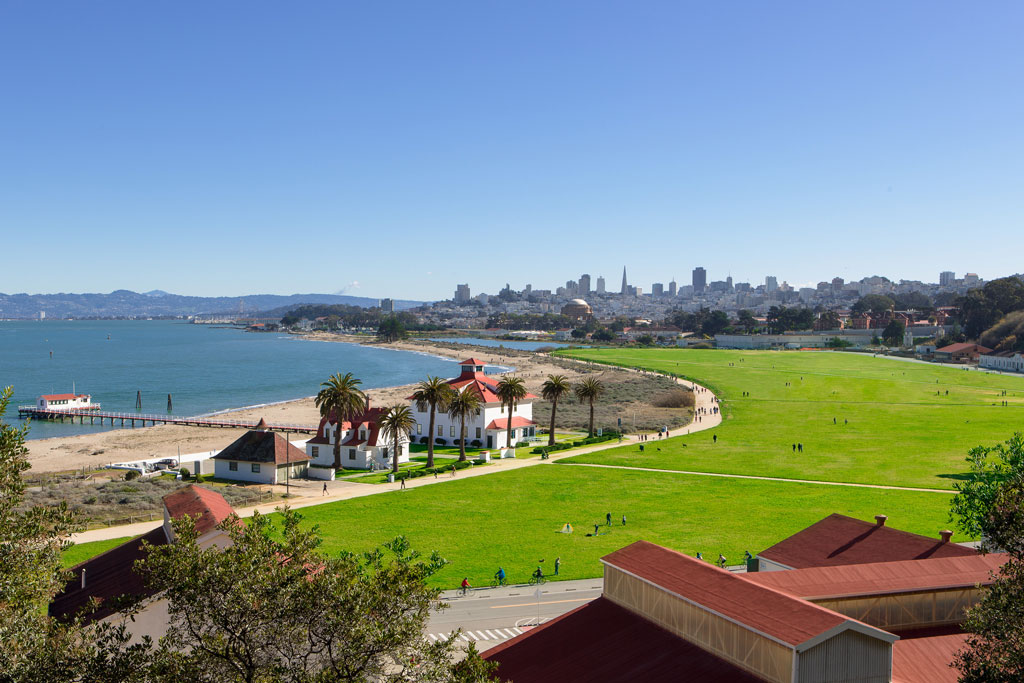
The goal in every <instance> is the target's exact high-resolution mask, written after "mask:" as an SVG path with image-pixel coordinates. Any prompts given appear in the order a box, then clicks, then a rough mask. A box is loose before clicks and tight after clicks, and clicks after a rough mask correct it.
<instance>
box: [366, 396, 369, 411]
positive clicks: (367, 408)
mask: <svg viewBox="0 0 1024 683" xmlns="http://www.w3.org/2000/svg"><path fill="white" fill-rule="evenodd" d="M366 412H370V395H369V394H366Z"/></svg>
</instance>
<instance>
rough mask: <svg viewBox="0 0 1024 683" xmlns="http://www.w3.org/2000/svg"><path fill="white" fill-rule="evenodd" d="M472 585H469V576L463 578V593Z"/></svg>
mask: <svg viewBox="0 0 1024 683" xmlns="http://www.w3.org/2000/svg"><path fill="white" fill-rule="evenodd" d="M470 588H472V586H470V585H469V577H463V578H462V594H463V595H465V594H466V593H467V592H468V591H469V589H470Z"/></svg>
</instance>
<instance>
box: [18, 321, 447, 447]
mask: <svg viewBox="0 0 1024 683" xmlns="http://www.w3.org/2000/svg"><path fill="white" fill-rule="evenodd" d="M108 337H109V338H108ZM51 351H52V352H53V356H52V358H51V356H50V352H51ZM335 372H351V373H353V374H354V375H355V376H356V377H358V378H360V379H361V380H363V387H364V388H375V387H385V386H392V385H396V384H408V383H410V382H416V381H419V380H421V379H423V378H424V377H426V376H427V375H428V374H431V375H439V376H441V377H452V376H454V375H457V374H458V366H457V365H456V364H455V362H453V361H448V360H444V359H441V358H437V357H435V356H429V355H426V354H420V353H414V352H409V351H395V350H391V349H379V348H373V347H366V346H359V345H357V344H342V343H337V342H317V341H309V340H305V339H299V338H297V337H290V336H288V335H280V334H274V333H250V332H243V331H241V330H235V329H224V328H213V327H210V326H207V325H190V324H187V323H183V322H177V321H164V320H139V321H128V320H81V321H78V320H75V321H67V320H54V321H40V322H37V321H18V322H0V386H8V385H10V386H13V387H14V400H13V401H12V406H11V408H10V409H9V410H8V414H7V415H6V416H5V418H4V419H5V420H7V421H8V422H11V423H17V422H18V420H17V409H16V407H17V406H18V405H23V404H30V403H35V400H36V397H37V396H38V395H39V394H49V393H65V392H70V391H71V389H72V383H73V384H74V388H75V389H76V390H77V391H78V392H79V393H85V394H92V400H93V401H94V402H95V401H99V402H100V403H102V404H103V408H105V409H110V410H118V411H128V412H134V411H135V397H136V392H137V391H141V392H142V411H143V412H145V413H160V414H163V413H166V412H167V394H172V396H173V403H174V414H176V415H200V414H205V413H211V412H215V411H220V410H227V409H231V408H242V407H245V406H252V405H258V404H263V403H273V402H276V401H286V400H290V399H295V398H302V397H304V396H312V395H313V394H315V393H316V392H317V390H318V389H319V387H320V383H321V382H322V381H324V380H325V379H327V377H328V376H329V375H331V374H333V373H335ZM101 429H103V428H100V427H94V426H90V425H71V424H60V423H48V422H33V423H32V427H31V431H30V433H29V438H32V439H42V438H48V437H53V436H68V435H71V434H80V433H84V432H93V431H100V430H101ZM105 429H107V430H109V429H110V427H109V426H108V427H106V428H105Z"/></svg>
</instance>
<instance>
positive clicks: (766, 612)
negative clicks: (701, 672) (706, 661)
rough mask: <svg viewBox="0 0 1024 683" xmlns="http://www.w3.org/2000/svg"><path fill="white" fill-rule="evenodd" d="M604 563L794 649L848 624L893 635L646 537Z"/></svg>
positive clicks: (874, 633)
mask: <svg viewBox="0 0 1024 683" xmlns="http://www.w3.org/2000/svg"><path fill="white" fill-rule="evenodd" d="M601 561H602V562H604V563H606V564H609V565H611V566H613V567H616V568H618V569H621V570H623V571H626V572H628V573H630V574H632V575H633V576H636V577H639V578H640V579H642V580H645V581H647V582H649V583H652V584H654V585H656V586H658V587H660V588H661V589H662V590H665V591H667V592H669V593H672V594H674V595H677V596H679V597H681V598H683V599H684V600H687V601H688V602H691V603H694V604H697V605H700V606H702V607H703V608H705V609H708V610H711V611H713V612H715V613H716V614H718V615H721V616H723V617H725V618H726V619H729V620H730V621H733V622H735V623H738V624H741V625H743V626H746V627H747V628H749V629H750V630H752V631H755V632H757V633H760V634H763V635H765V636H768V637H769V638H772V639H774V640H776V641H778V642H781V643H785V644H787V645H789V646H790V647H793V648H798V649H799V648H800V646H803V645H804V644H805V643H808V642H809V641H813V640H815V639H816V638H819V637H824V636H826V635H827V634H829V633H830V632H832V631H841V630H844V629H843V627H844V626H845V627H853V628H856V629H857V630H859V631H861V632H863V633H866V634H871V635H872V636H873V637H875V638H881V639H883V640H890V639H894V638H893V636H891V635H890V634H887V633H886V632H885V631H880V630H878V629H876V628H874V627H872V626H868V625H867V624H863V623H861V622H859V621H855V620H853V619H849V618H847V617H845V616H843V615H841V614H838V613H836V612H833V611H831V610H828V609H825V608H823V607H819V606H817V605H815V604H813V603H810V602H807V601H806V600H801V599H799V598H794V597H793V596H791V595H788V594H786V593H783V592H781V591H777V590H775V589H773V588H766V587H763V586H759V585H757V584H755V583H753V582H750V581H744V580H743V579H741V578H740V577H739V576H737V575H735V574H733V573H732V572H729V571H726V570H724V569H719V568H718V567H715V566H713V565H711V564H708V563H707V562H704V561H703V560H697V559H695V558H692V557H690V556H688V555H684V554H682V553H679V552H676V551H675V550H670V549H668V548H663V547H661V546H659V545H655V544H653V543H649V542H647V541H637V542H636V543H633V544H631V545H628V546H626V547H625V548H622V549H621V550H617V551H615V552H614V553H611V554H610V555H606V556H604V557H603V558H601Z"/></svg>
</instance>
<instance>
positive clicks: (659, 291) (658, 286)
mask: <svg viewBox="0 0 1024 683" xmlns="http://www.w3.org/2000/svg"><path fill="white" fill-rule="evenodd" d="M664 294H665V285H663V284H662V283H660V282H655V283H654V284H653V285H651V296H663V295H664Z"/></svg>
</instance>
